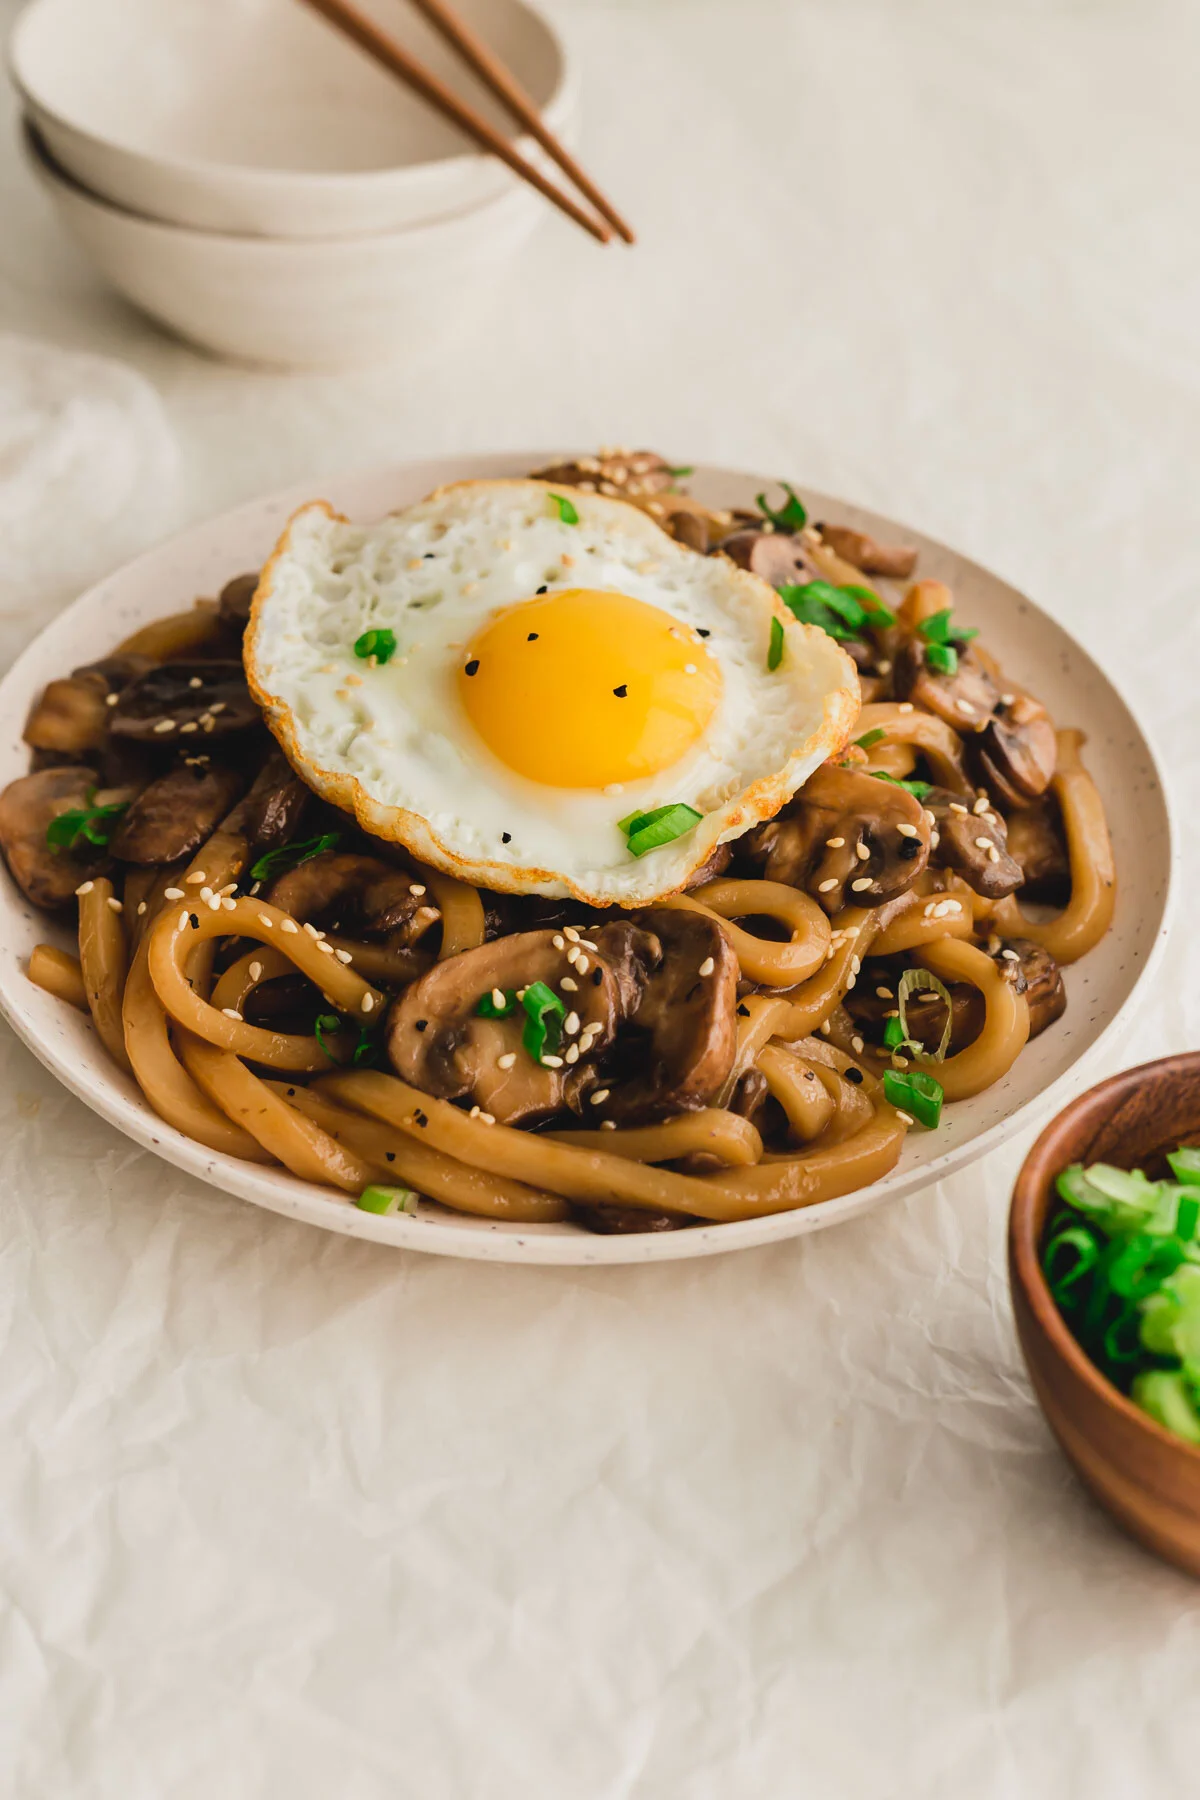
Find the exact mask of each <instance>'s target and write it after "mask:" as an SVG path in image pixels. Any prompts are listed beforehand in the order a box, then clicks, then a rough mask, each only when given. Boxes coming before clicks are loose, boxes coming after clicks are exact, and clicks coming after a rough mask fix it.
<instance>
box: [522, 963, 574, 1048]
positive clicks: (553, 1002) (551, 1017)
mask: <svg viewBox="0 0 1200 1800" xmlns="http://www.w3.org/2000/svg"><path fill="white" fill-rule="evenodd" d="M521 1004H522V1006H523V1007H524V1008H525V1018H526V1024H525V1029H524V1031H523V1032H522V1033H521V1042H522V1044H523V1045H524V1046H525V1049H526V1050H527V1051H528V1052H529V1054H530V1056H532V1058H533V1060H534V1062H541V1060H542V1057H543V1056H544V1055H545V1053H546V1052H547V1050H549V1051H550V1052H551V1054H553V1052H554V1051H555V1050H557V1049H558V1046H559V1044H560V1043H561V1041H562V1022H563V1020H564V1019H565V1018H566V1016H567V1009H566V1007H565V1006H564V1005H563V1002H562V1001H561V1000H560V999H559V997H558V995H557V994H556V993H555V992H554V989H553V988H549V987H547V986H546V983H545V982H544V981H531V982H530V984H529V986H528V987H527V988H526V989H525V993H524V997H523V998H522V1001H521Z"/></svg>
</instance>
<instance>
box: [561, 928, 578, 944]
mask: <svg viewBox="0 0 1200 1800" xmlns="http://www.w3.org/2000/svg"><path fill="white" fill-rule="evenodd" d="M563 936H564V937H565V938H566V940H567V942H568V943H571V944H577V943H578V942H579V933H578V932H577V931H576V929H575V927H574V926H573V925H564V926H563Z"/></svg>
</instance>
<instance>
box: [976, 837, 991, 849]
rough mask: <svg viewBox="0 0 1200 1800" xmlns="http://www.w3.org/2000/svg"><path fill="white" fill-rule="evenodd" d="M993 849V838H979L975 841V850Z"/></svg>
mask: <svg viewBox="0 0 1200 1800" xmlns="http://www.w3.org/2000/svg"><path fill="white" fill-rule="evenodd" d="M991 847H992V840H991V838H985V837H977V838H976V839H975V848H976V849H977V850H990V849H991Z"/></svg>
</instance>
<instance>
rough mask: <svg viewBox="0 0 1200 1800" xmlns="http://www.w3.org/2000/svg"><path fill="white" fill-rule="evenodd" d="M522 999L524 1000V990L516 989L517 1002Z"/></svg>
mask: <svg viewBox="0 0 1200 1800" xmlns="http://www.w3.org/2000/svg"><path fill="white" fill-rule="evenodd" d="M524 998H525V989H524V988H518V989H517V999H518V1000H523V999H524Z"/></svg>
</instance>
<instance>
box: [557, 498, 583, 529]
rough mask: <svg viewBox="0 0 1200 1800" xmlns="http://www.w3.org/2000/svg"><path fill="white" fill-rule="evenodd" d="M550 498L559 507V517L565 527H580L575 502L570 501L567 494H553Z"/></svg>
mask: <svg viewBox="0 0 1200 1800" xmlns="http://www.w3.org/2000/svg"><path fill="white" fill-rule="evenodd" d="M550 498H551V500H553V502H554V504H555V506H557V508H558V516H559V518H560V519H561V520H562V522H563V524H564V525H578V523H579V512H578V509H577V507H576V506H575V504H574V502H573V501H571V500H568V499H567V496H566V495H565V494H551V496H550Z"/></svg>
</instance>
